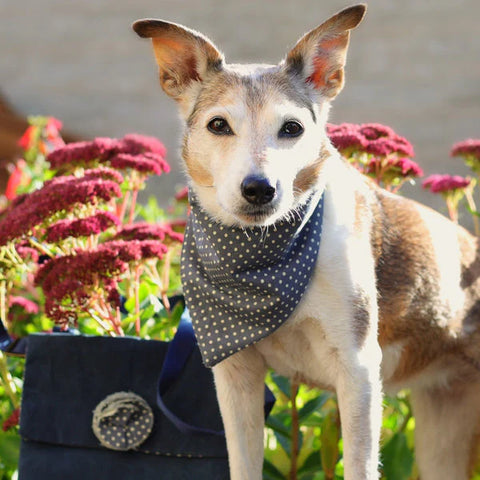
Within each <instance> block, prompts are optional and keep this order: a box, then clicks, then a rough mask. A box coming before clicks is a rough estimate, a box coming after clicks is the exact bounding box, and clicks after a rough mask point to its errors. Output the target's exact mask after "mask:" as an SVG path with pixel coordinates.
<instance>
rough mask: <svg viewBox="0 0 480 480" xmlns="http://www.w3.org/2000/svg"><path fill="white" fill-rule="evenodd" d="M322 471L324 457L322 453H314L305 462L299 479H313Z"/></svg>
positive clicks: (300, 469)
mask: <svg viewBox="0 0 480 480" xmlns="http://www.w3.org/2000/svg"><path fill="white" fill-rule="evenodd" d="M321 471H322V457H321V456H320V452H318V451H314V452H312V453H311V454H310V455H309V456H308V457H307V458H306V459H305V461H304V462H303V464H302V466H301V467H300V468H299V469H298V474H299V478H300V479H301V480H306V479H309V478H313V477H314V476H315V474H317V473H318V472H321Z"/></svg>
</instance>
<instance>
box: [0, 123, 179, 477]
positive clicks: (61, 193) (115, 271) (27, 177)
mask: <svg viewBox="0 0 480 480" xmlns="http://www.w3.org/2000/svg"><path fill="white" fill-rule="evenodd" d="M60 128H61V124H60V122H58V121H56V120H54V119H51V118H50V119H47V118H42V117H35V118H33V119H31V126H30V127H29V129H28V130H27V132H26V133H25V135H24V136H23V137H22V138H21V140H20V144H21V145H22V147H23V148H24V149H25V156H24V159H22V160H21V161H19V162H17V164H16V166H15V168H14V170H13V172H12V175H11V176H10V179H9V182H8V185H7V191H6V195H5V197H7V198H6V200H4V204H5V206H4V208H3V209H2V210H1V211H0V318H1V319H2V322H3V323H4V324H5V325H7V326H8V330H9V331H10V333H11V336H13V337H14V338H16V337H21V336H23V335H26V334H28V333H31V332H33V331H46V330H51V329H52V328H54V326H55V325H56V326H57V328H60V329H68V328H77V329H79V330H80V331H82V332H84V333H89V334H102V335H103V334H105V335H112V336H118V335H138V336H142V337H144V338H157V339H166V338H169V337H170V336H171V335H172V334H173V331H174V330H173V329H174V326H175V325H176V323H177V322H178V318H179V315H180V313H181V307H180V306H179V307H178V308H173V309H172V308H170V305H169V300H168V299H169V297H170V296H171V295H173V294H176V293H179V292H180V279H179V272H178V270H179V269H178V268H176V267H177V266H178V264H179V254H180V249H181V243H182V241H183V233H182V231H183V228H184V225H185V222H184V220H183V218H184V210H185V206H184V205H182V204H181V203H179V202H178V203H177V204H176V205H174V206H172V207H171V208H170V212H169V213H166V212H165V211H164V210H162V209H160V208H158V206H157V205H156V203H155V202H152V201H150V202H149V203H150V206H149V207H148V206H147V207H141V208H140V207H139V206H137V195H138V192H139V191H140V190H142V189H143V188H144V186H145V182H146V180H147V178H148V177H149V176H150V175H162V174H164V173H167V172H168V171H169V169H170V168H169V165H168V163H167V162H166V160H165V154H166V151H165V147H164V146H163V144H162V143H161V142H159V141H158V140H156V139H154V138H151V137H146V136H141V135H133V134H132V135H126V136H125V137H123V138H121V139H107V138H97V139H94V140H92V141H89V142H77V143H72V144H69V145H65V144H64V143H63V141H62V140H61V137H60V135H59V130H60ZM20 178H21V181H19V179H20ZM137 207H138V208H137ZM141 216H143V217H144V219H145V218H148V220H149V223H147V222H146V221H138V222H134V221H135V220H137V217H141ZM178 217H180V218H181V219H182V220H180V221H178ZM140 220H141V219H140ZM173 220H175V221H173ZM150 222H155V223H150ZM172 267H174V268H172ZM20 362H21V361H20V360H18V359H11V358H9V359H8V360H7V359H6V357H5V355H4V354H3V353H0V400H1V399H2V397H3V396H4V397H5V398H8V400H9V402H7V403H5V402H3V403H2V402H1V401H0V419H3V420H2V424H3V429H4V430H6V431H7V430H8V432H7V433H9V432H10V434H11V433H12V430H14V425H15V424H16V421H17V420H18V407H19V404H20V400H19V395H20V391H21V370H22V368H23V367H22V365H21V363H20ZM7 433H6V434H5V435H7ZM6 438H7V437H6ZM8 438H9V439H11V438H14V437H11V436H9V437H8ZM12 441H13V440H12ZM1 443H2V442H1V441H0V444H1ZM0 451H1V449H0ZM1 457H2V455H1V454H0V458H1ZM0 472H1V462H0ZM0 478H2V476H1V474H0Z"/></svg>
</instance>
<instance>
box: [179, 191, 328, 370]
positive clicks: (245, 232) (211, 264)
mask: <svg viewBox="0 0 480 480" xmlns="http://www.w3.org/2000/svg"><path fill="white" fill-rule="evenodd" d="M190 204H191V207H192V209H191V213H190V216H189V219H188V223H187V229H186V232H185V241H184V244H183V251H182V282H183V291H184V295H185V300H186V304H187V307H188V309H189V311H190V314H191V317H192V323H193V326H194V329H195V334H196V337H197V341H198V345H199V347H200V351H201V352H202V357H203V361H204V363H205V365H207V366H209V367H212V366H214V365H215V364H217V363H218V362H220V361H221V360H223V359H225V358H227V357H228V356H230V355H232V354H234V353H235V352H238V351H239V350H241V349H243V348H245V347H247V346H249V345H252V344H253V343H256V342H258V341H259V340H261V339H262V338H264V337H266V336H267V335H269V334H271V333H272V332H273V331H275V330H276V329H277V328H278V327H280V326H281V325H282V324H283V323H284V322H285V320H287V318H288V317H289V316H290V315H291V313H292V312H293V310H294V309H295V307H296V306H297V304H298V303H299V301H300V299H301V298H302V296H303V294H304V293H305V290H306V288H307V285H308V283H309V281H310V278H311V275H312V272H313V269H314V266H315V262H316V259H317V256H318V250H319V247H320V238H321V234H322V218H323V196H321V197H320V199H319V196H318V195H316V196H315V197H313V198H312V200H311V201H310V202H309V203H307V205H305V206H304V207H303V209H300V210H299V211H298V214H297V213H296V214H295V216H294V217H293V216H292V219H291V220H283V221H280V222H278V223H277V224H275V225H273V226H270V227H269V228H268V229H266V228H265V227H254V228H251V229H242V228H239V227H227V226H224V225H221V224H219V223H217V222H215V221H214V220H213V219H212V218H211V217H209V215H208V214H207V213H206V212H205V211H204V210H203V209H202V208H201V207H200V206H199V204H198V202H197V201H196V199H195V198H194V197H193V195H191V196H190Z"/></svg>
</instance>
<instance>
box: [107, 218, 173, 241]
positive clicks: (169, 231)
mask: <svg viewBox="0 0 480 480" xmlns="http://www.w3.org/2000/svg"><path fill="white" fill-rule="evenodd" d="M114 239H115V240H160V241H162V242H165V243H167V244H168V243H170V242H172V241H173V242H180V243H182V242H183V234H181V233H179V232H175V231H174V230H173V228H172V226H171V225H170V224H167V223H166V224H163V225H154V224H151V223H147V222H139V223H134V224H132V225H127V226H125V227H123V228H122V229H121V230H120V231H119V232H118V233H117V234H116V235H115V237H114Z"/></svg>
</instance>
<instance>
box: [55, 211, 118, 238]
mask: <svg viewBox="0 0 480 480" xmlns="http://www.w3.org/2000/svg"><path fill="white" fill-rule="evenodd" d="M119 225H120V220H119V219H118V217H117V216H116V215H114V214H113V213H110V212H98V213H96V214H95V215H92V216H91V217H87V218H77V219H75V220H60V221H58V222H57V223H55V224H53V225H51V226H50V227H48V229H47V233H46V240H47V242H50V243H56V242H60V241H62V240H65V239H66V238H68V237H75V238H76V237H87V236H89V235H98V234H99V233H102V232H104V231H105V230H108V229H109V228H111V227H114V226H119Z"/></svg>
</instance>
